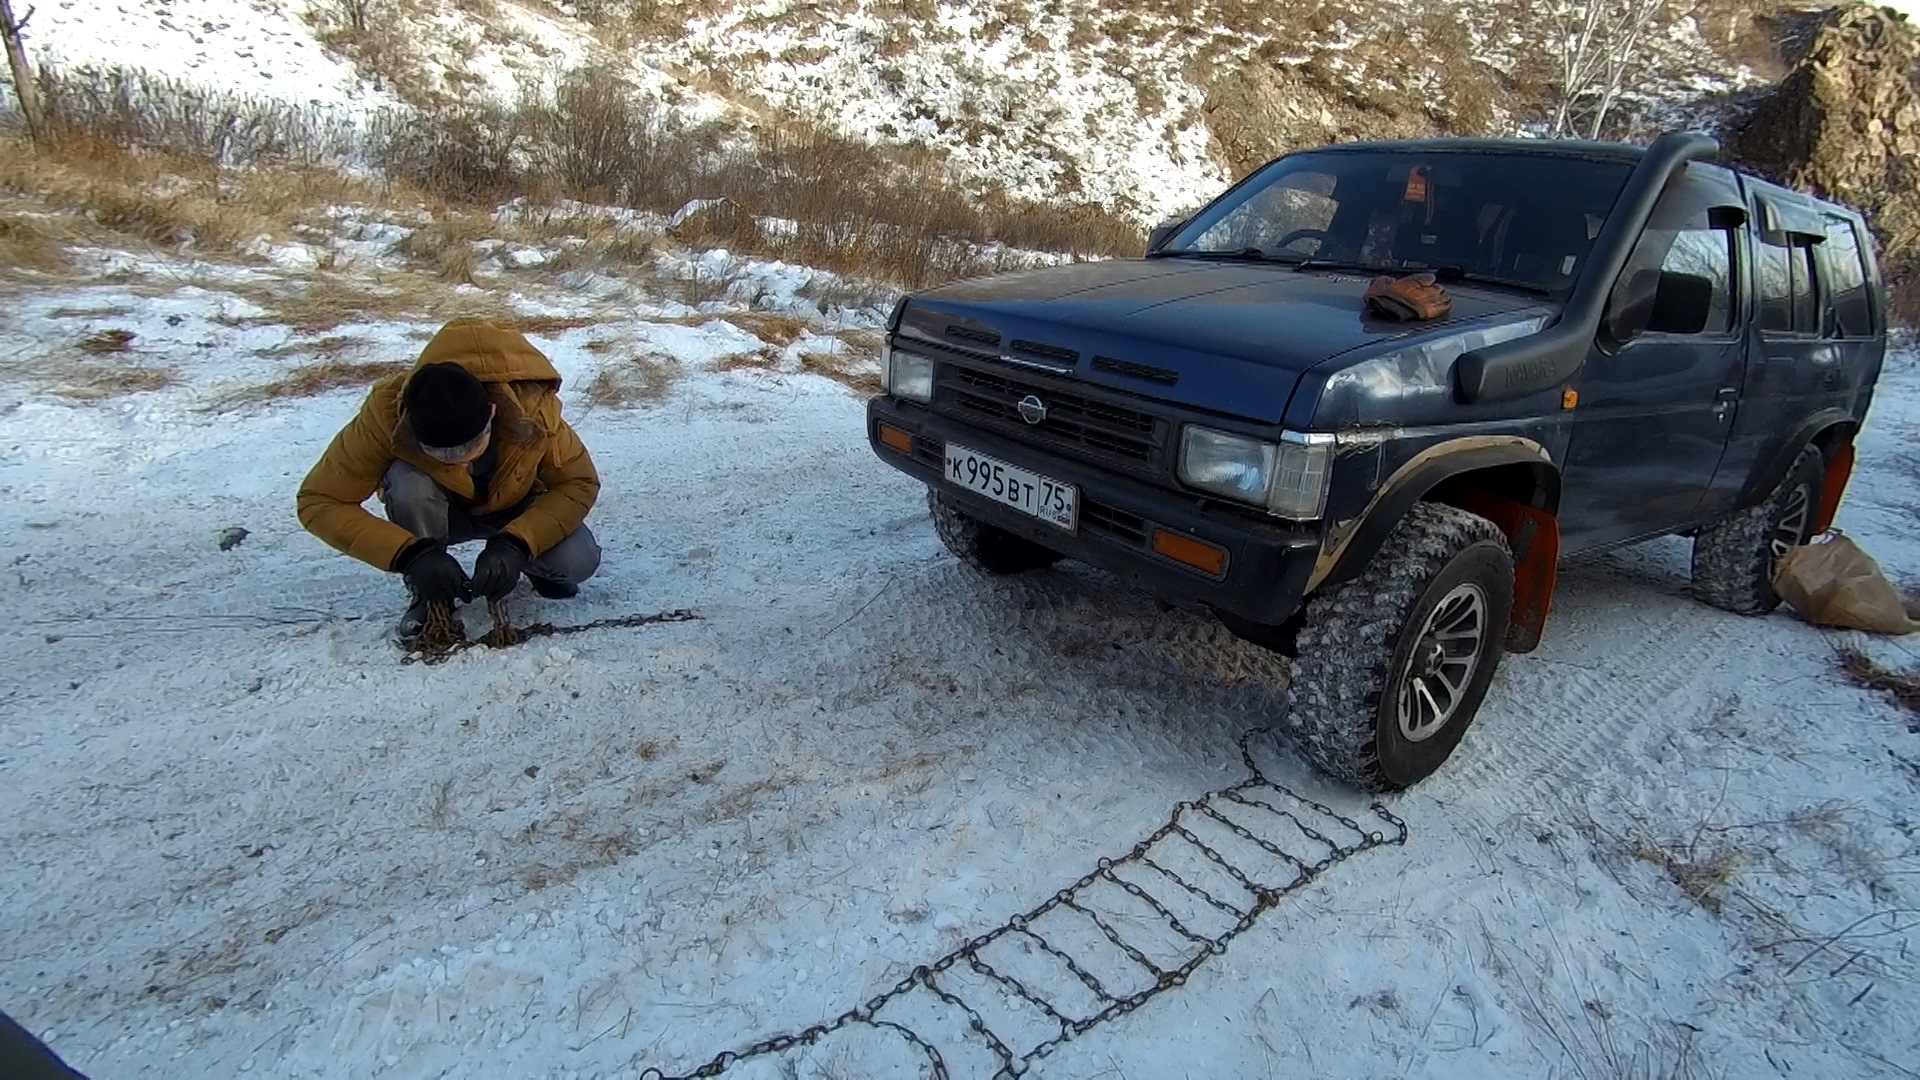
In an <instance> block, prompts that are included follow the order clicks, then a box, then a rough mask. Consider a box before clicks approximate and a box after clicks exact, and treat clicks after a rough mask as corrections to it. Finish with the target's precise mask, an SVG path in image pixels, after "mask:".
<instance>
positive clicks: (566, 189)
mask: <svg viewBox="0 0 1920 1080" xmlns="http://www.w3.org/2000/svg"><path fill="white" fill-rule="evenodd" d="M397 2H402V3H408V2H411V0H397ZM390 6H391V5H389V4H377V5H375V6H374V7H373V8H369V9H368V10H369V11H370V12H374V11H380V10H385V9H387V8H388V7H390ZM343 19H344V17H343V16H340V15H339V13H338V12H335V13H334V14H332V15H326V16H324V18H323V20H322V21H324V22H326V24H327V25H328V26H329V27H330V28H331V31H330V32H332V31H338V32H341V33H348V34H349V35H350V36H351V37H352V38H353V40H352V41H351V42H347V43H346V44H344V45H343V46H342V47H345V48H348V49H349V51H350V52H351V51H353V50H356V49H362V48H364V47H366V41H365V38H366V36H367V35H377V34H379V33H384V32H385V31H383V30H381V29H380V28H379V27H378V26H375V25H374V22H378V20H373V22H367V23H366V25H365V26H363V27H354V26H351V25H350V23H351V20H345V21H343ZM369 19H373V16H372V15H369ZM363 21H364V20H363ZM362 59H363V61H364V59H365V58H364V57H362ZM376 66H378V65H376ZM49 93H50V94H51V95H52V96H53V97H54V98H55V99H56V100H55V101H54V104H53V106H52V108H53V111H54V112H56V113H57V114H58V117H59V119H58V122H57V123H56V124H55V127H56V130H57V131H58V132H59V138H58V139H57V140H56V142H55V143H54V144H53V146H52V147H51V148H50V149H34V148H31V147H28V146H27V145H25V144H24V143H20V142H13V143H10V144H8V145H6V146H5V147H4V152H0V192H6V191H12V192H20V193H25V194H28V195H31V196H32V197H33V199H34V200H35V201H36V202H37V203H38V204H39V205H41V206H45V207H51V208H54V209H58V210H68V211H75V212H81V211H84V212H85V213H86V214H87V215H88V217H89V219H90V220H91V223H92V225H94V226H99V227H104V228H105V229H106V230H110V231H111V232H114V233H118V234H121V235H123V236H125V237H128V238H132V239H136V240H139V241H143V242H146V243H152V244H159V245H164V246H169V247H186V248H188V249H189V250H192V251H194V252H196V253H215V254H227V255H234V254H240V253H243V252H245V251H246V250H248V249H249V248H251V247H252V245H253V244H254V243H255V242H256V241H257V240H258V239H259V238H261V237H266V238H269V239H283V238H285V237H288V236H290V235H297V233H296V230H297V229H299V228H300V227H302V226H310V227H315V228H323V229H328V228H331V227H332V225H333V224H334V223H333V222H332V221H331V220H329V219H327V218H326V216H325V215H324V213H322V210H323V209H324V208H325V207H326V206H329V205H332V206H339V205H354V206H370V207H382V206H389V207H417V206H419V205H420V204H421V203H422V202H425V203H427V204H428V205H430V206H432V207H433V208H434V214H433V217H434V221H433V223H432V224H431V225H429V226H427V227H425V228H422V229H419V230H417V231H416V232H415V234H414V235H413V236H411V237H410V238H409V239H408V240H407V241H406V243H405V244H404V246H403V249H402V250H403V252H404V253H405V254H406V255H407V256H408V257H410V258H411V259H413V260H414V262H415V265H416V266H417V267H419V268H421V269H424V270H426V271H428V272H430V273H431V274H432V275H433V276H435V277H437V278H438V279H439V280H441V281H444V282H449V283H454V284H463V285H464V284H470V283H476V274H475V271H476V266H475V263H476V262H477V261H478V260H477V259H476V257H475V255H474V253H473V241H475V240H477V239H482V238H487V237H501V238H514V237H516V236H517V237H521V238H524V239H529V240H531V239H534V238H540V239H544V240H549V241H550V240H553V239H556V238H558V237H559V236H562V235H564V236H566V237H578V238H580V240H581V241H582V242H580V243H574V244H568V245H566V246H565V247H564V249H563V250H562V251H561V252H560V253H559V255H558V257H557V258H555V259H553V260H551V261H550V263H549V264H548V270H549V272H554V273H558V272H565V271H567V270H577V269H583V268H585V269H597V268H600V267H604V266H609V265H634V264H645V263H647V262H649V261H650V260H651V259H652V256H653V245H654V243H655V242H656V238H655V237H654V236H651V235H649V234H647V233H646V232H645V231H642V230H635V229H633V228H631V227H625V226H618V225H616V224H615V223H614V222H612V221H610V220H609V219H607V218H606V216H605V215H599V216H598V218H597V219H596V217H595V215H591V214H582V213H581V212H579V211H578V209H577V208H574V207H572V206H571V205H570V204H568V205H566V206H562V207H556V208H554V209H552V210H550V211H547V212H544V213H541V212H529V213H523V214H522V215H520V216H519V218H518V219H517V220H515V221H513V222H510V223H508V224H505V225H502V224H501V223H499V222H496V221H494V220H493V219H492V217H491V215H490V214H487V213H483V212H479V208H481V207H492V206H494V205H496V204H497V203H498V202H499V201H501V200H503V199H507V198H512V197H522V196H524V197H526V198H528V199H529V200H538V199H545V200H550V201H552V202H556V203H558V202H563V201H564V200H568V199H578V200H583V201H586V202H595V203H600V204H613V205H618V206H624V207H632V208H635V209H640V210H648V211H653V212H657V213H671V212H673V211H675V210H677V209H679V208H680V207H681V206H682V205H684V204H685V203H687V202H688V201H689V200H691V199H694V198H713V199H721V200H724V201H725V205H726V206H727V207H728V208H729V210H730V212H728V213H720V214H708V215H701V216H700V217H699V218H697V219H695V220H694V221H692V222H689V223H688V225H687V227H686V228H685V229H684V230H683V232H684V235H683V236H682V237H681V239H682V240H684V241H686V242H689V243H695V244H702V245H724V246H726V247H728V248H729V249H730V250H734V251H736V252H739V253H741V254H745V255H755V256H761V257H765V258H771V259H779V260H783V261H787V262H793V263H799V264H804V265H808V266H817V267H821V268H824V269H828V270H833V271H836V272H838V273H840V274H844V275H852V276H857V277H863V278H868V279H872V280H877V281H886V282H889V283H894V284H898V285H904V286H907V287H918V286H923V285H927V284H932V283H935V282H939V281H944V280H949V279H952V278H954V277H959V276H964V275H968V274H975V273H981V272H985V271H991V270H995V269H1002V268H1006V267H1009V266H1012V265H1015V264H1016V263H1017V262H1018V261H1019V260H1018V259H1015V258H1012V257H1010V256H1008V255H1007V254H1006V253H1005V252H1004V251H1003V250H1001V249H1000V248H998V247H996V246H994V245H996V244H1004V245H1007V246H1009V247H1013V248H1029V249H1038V250H1046V251H1059V252H1065V253H1068V254H1072V255H1105V254H1119V253H1130V252H1132V251H1134V250H1135V249H1137V248H1138V246H1139V243H1140V240H1141V237H1140V236H1139V235H1138V234H1139V230H1138V229H1137V228H1136V227H1135V226H1134V225H1132V224H1130V223H1129V222H1127V221H1124V220H1122V219H1120V218H1118V217H1116V216H1114V215H1113V214H1110V213H1107V212H1106V211H1103V210H1100V209H1098V208H1095V207H1092V206H1061V205H1055V204H1037V203H1027V202H1022V201H1019V200H1015V199H1012V198H1009V197H1008V196H1007V195H1006V194H1005V192H1003V191H1001V190H999V189H996V188H992V187H991V186H987V187H977V188H963V187H962V186H960V185H959V184H958V183H957V182H956V181H955V179H954V178H953V175H952V170H951V168H950V166H949V163H948V162H947V160H946V159H945V158H944V157H943V156H942V155H940V154H938V153H936V152H934V151H931V150H928V149H926V148H912V147H907V148H900V147H893V148H878V147H874V146H869V145H866V144H864V143H860V142H858V141H855V140H851V139H847V138H844V137H841V136H837V135H834V134H831V133H830V132H828V131H827V130H826V129H824V128H823V127H822V126H821V125H819V124H817V123H814V122H812V121H811V120H808V119H806V118H802V117H795V116H781V115H778V114H774V115H769V116H767V117H766V118H765V121H764V123H762V124H761V125H760V128H759V131H758V132H757V134H756V138H755V139H754V140H753V141H746V140H740V139H734V138H729V137H728V136H729V132H728V131H727V130H726V129H724V128H723V127H722V126H720V125H717V124H715V125H693V126H689V125H687V124H685V123H684V122H682V121H680V120H677V119H676V118H675V117H674V116H673V115H672V114H670V113H668V112H667V111H665V110H664V109H663V108H662V107H661V105H660V103H659V102H658V101H656V100H654V99H653V98H651V97H649V96H647V95H644V94H641V93H639V92H637V91H636V90H635V89H634V88H633V87H632V86H631V85H630V84H629V83H628V82H627V81H626V80H625V77H624V74H623V73H622V72H620V71H618V70H616V69H612V68H593V67H589V68H584V69H580V70H577V71H574V72H572V73H570V74H569V75H567V76H566V77H565V78H563V79H562V80H561V81H560V84H559V87H558V89H557V90H556V91H555V92H554V93H553V94H552V95H550V96H549V97H548V98H546V99H544V100H542V99H539V98H537V97H534V96H529V97H526V98H525V99H523V100H522V101H520V102H518V103H516V104H514V105H501V104H491V105H472V104H458V103H455V102H453V101H452V100H450V99H449V98H446V97H443V96H440V95H437V94H426V95H425V98H427V99H430V100H429V101H428V102H427V104H426V106H425V107H424V108H423V109H420V110H415V109H399V110H392V111H389V112H385V113H380V114H377V115H375V116H373V117H371V118H369V120H368V122H367V124H366V125H365V126H364V127H362V128H355V127H354V126H353V125H352V124H350V123H345V122H344V121H343V120H342V119H341V118H340V117H334V118H332V119H327V118H325V117H323V116H321V115H320V114H318V113H314V114H311V115H310V114H309V112H307V111H303V110H292V111H288V110H286V109H285V108H284V107H282V106H275V105H273V104H271V103H258V104H257V107H253V106H249V105H248V104H247V103H246V102H244V101H243V100H240V99H228V98H224V97H223V98H221V99H220V100H218V101H214V100H212V99H210V98H206V97H205V96H204V95H198V94H196V92H194V91H192V90H191V88H188V87H184V86H182V85H177V84H173V83H170V82H167V81H165V80H152V79H145V78H144V77H142V76H137V75H128V74H126V73H124V72H119V73H106V74H97V73H88V74H86V75H84V77H83V76H75V77H74V78H72V79H69V80H66V81H61V79H60V78H55V79H54V81H53V82H52V83H51V84H50V86H49ZM249 109H252V111H249ZM210 117H211V118H212V119H209V118H210ZM220 118H225V119H220ZM215 121H218V123H226V124H228V125H229V127H231V128H233V130H234V131H238V132H240V133H241V134H240V135H231V134H228V135H223V134H222V131H221V129H219V128H218V126H217V123H215ZM336 121H340V122H338V123H336ZM235 125H237V126H235ZM347 161H356V162H368V163H371V165H372V166H373V170H372V171H373V176H372V178H370V179H369V178H367V177H366V176H365V174H364V173H362V174H360V175H359V176H348V175H347V174H346V173H345V172H344V171H342V170H341V169H340V168H338V167H337V166H338V164H339V163H343V162H347ZM239 164H244V165H245V166H246V167H245V168H235V167H234V166H235V165H239ZM522 205H523V206H526V205H529V204H527V203H523V204H522ZM772 219H778V220H780V221H782V222H784V223H785V224H784V225H782V226H780V227H777V228H768V227H766V226H765V224H764V223H766V222H767V221H769V220H772ZM11 231H12V232H13V233H16V234H19V235H13V236H0V243H3V244H6V245H8V246H18V247H21V248H22V249H23V252H24V257H22V258H19V259H17V260H15V265H17V266H28V265H31V264H34V263H39V264H47V265H53V262H52V260H54V259H55V257H56V251H57V249H56V248H54V247H52V246H50V245H49V243H48V242H47V240H46V239H45V238H43V237H37V236H32V235H28V234H27V232H26V230H25V229H24V228H22V227H18V226H15V227H13V228H12V230H11ZM724 288H725V283H723V282H711V281H699V280H694V281H691V282H688V283H687V292H688V294H689V300H690V302H694V303H698V302H700V300H701V299H702V298H703V297H704V298H706V299H714V298H717V297H716V296H714V295H713V294H714V293H716V292H723V291H724Z"/></svg>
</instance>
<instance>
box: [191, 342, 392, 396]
mask: <svg viewBox="0 0 1920 1080" xmlns="http://www.w3.org/2000/svg"><path fill="white" fill-rule="evenodd" d="M329 340H343V339H339V338H334V339H329ZM409 366H410V365H409V364H406V363H404V362H401V361H393V360H384V361H370V362H365V363H348V362H343V361H338V360H322V361H319V362H317V363H312V364H304V365H302V366H300V367H298V368H295V369H294V370H293V371H292V372H291V373H289V374H287V375H286V376H284V377H282V378H278V379H275V380H273V381H272V382H269V383H262V384H260V385H259V386H249V387H247V388H246V389H244V390H237V391H235V392H233V393H231V394H228V395H226V396H225V397H224V398H222V399H221V400H220V402H219V403H218V405H219V407H222V408H235V407H240V406H246V405H260V404H265V403H266V402H269V401H283V400H286V399H288V398H307V397H317V396H319V395H321V394H324V393H327V392H328V391H330V390H341V389H347V388H350V387H359V386H367V385H369V384H371V383H375V382H378V381H379V380H381V379H384V378H386V377H388V376H390V375H399V374H401V373H402V372H405V371H406V370H407V369H408V367H409Z"/></svg>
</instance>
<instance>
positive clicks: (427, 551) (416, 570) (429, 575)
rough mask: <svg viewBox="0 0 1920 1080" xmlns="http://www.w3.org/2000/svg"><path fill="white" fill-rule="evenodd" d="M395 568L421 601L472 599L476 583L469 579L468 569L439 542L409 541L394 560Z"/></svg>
mask: <svg viewBox="0 0 1920 1080" xmlns="http://www.w3.org/2000/svg"><path fill="white" fill-rule="evenodd" d="M393 568H394V569H395V570H398V571H400V575H401V576H402V577H404V578H406V579H407V585H408V587H410V588H411V589H413V592H414V595H416V596H418V597H420V598H421V599H422V600H448V601H452V600H469V599H472V598H473V583H472V582H470V581H468V580H467V572H466V571H465V570H463V569H461V568H460V561H459V560H458V559H455V558H454V557H453V556H451V555H449V554H447V549H446V548H445V547H442V546H441V545H440V543H439V542H438V541H435V540H415V541H414V542H413V543H411V544H408V545H407V547H406V549H405V550H403V551H402V552H400V558H398V559H396V560H395V561H394V567H393Z"/></svg>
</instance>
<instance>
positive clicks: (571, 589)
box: [527, 574, 580, 600]
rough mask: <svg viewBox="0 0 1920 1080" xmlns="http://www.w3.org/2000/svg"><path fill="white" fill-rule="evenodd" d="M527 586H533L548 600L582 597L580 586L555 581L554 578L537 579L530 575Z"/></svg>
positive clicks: (535, 590) (534, 589)
mask: <svg viewBox="0 0 1920 1080" xmlns="http://www.w3.org/2000/svg"><path fill="white" fill-rule="evenodd" d="M527 584H529V585H532V586H533V591H534V592H536V593H538V594H540V595H541V596H544V597H546V598H547V599H548V600H571V599H573V598H574V597H576V596H579V595H580V586H578V585H571V584H568V583H567V582H564V581H555V580H553V579H552V578H537V577H534V576H533V575H532V574H528V575H527Z"/></svg>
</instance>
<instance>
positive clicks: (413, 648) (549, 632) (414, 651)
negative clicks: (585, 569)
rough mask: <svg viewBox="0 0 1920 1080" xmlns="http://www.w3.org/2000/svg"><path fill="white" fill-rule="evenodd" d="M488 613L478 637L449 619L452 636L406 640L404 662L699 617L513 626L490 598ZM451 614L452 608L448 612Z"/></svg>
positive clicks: (673, 614)
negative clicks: (472, 637)
mask: <svg viewBox="0 0 1920 1080" xmlns="http://www.w3.org/2000/svg"><path fill="white" fill-rule="evenodd" d="M487 610H488V613H489V614H491V615H492V617H493V629H491V630H489V631H487V633H486V634H485V635H484V636H482V637H481V638H479V639H478V640H469V639H468V638H467V636H466V631H465V629H464V628H463V627H462V626H461V625H460V622H459V620H458V619H452V622H451V630H450V631H443V633H450V634H451V636H439V635H436V636H435V639H434V640H432V641H425V642H423V641H422V640H420V639H419V638H415V639H414V640H413V641H410V642H406V643H404V644H403V645H402V648H404V649H405V650H406V655H405V656H404V657H402V659H401V661H400V662H401V663H403V664H426V665H428V666H432V665H434V664H444V663H446V662H447V661H448V660H451V659H453V658H454V657H455V656H457V655H459V654H460V653H463V652H466V651H467V650H468V649H471V648H473V647H474V646H475V645H485V646H486V647H488V648H490V649H507V648H512V647H513V646H515V645H522V644H525V643H526V642H528V641H531V640H533V639H534V638H541V637H565V636H567V635H568V634H584V633H586V632H587V631H589V630H620V629H631V628H634V627H640V626H652V625H654V624H656V623H677V622H697V621H699V620H700V618H701V617H702V616H701V615H700V613H699V612H697V611H689V610H687V609H686V608H679V609H676V610H674V611H660V612H655V613H653V614H649V615H620V616H616V617H614V618H611V619H595V620H593V621H592V622H587V623H580V624H579V625H577V626H555V625H554V624H552V623H534V624H533V625H532V626H518V627H516V626H514V625H513V623H512V621H511V620H510V619H509V617H508V615H507V607H506V604H504V603H502V602H500V601H497V600H496V601H493V602H491V603H489V604H488V605H487ZM448 617H449V618H451V612H449V616H448Z"/></svg>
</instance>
